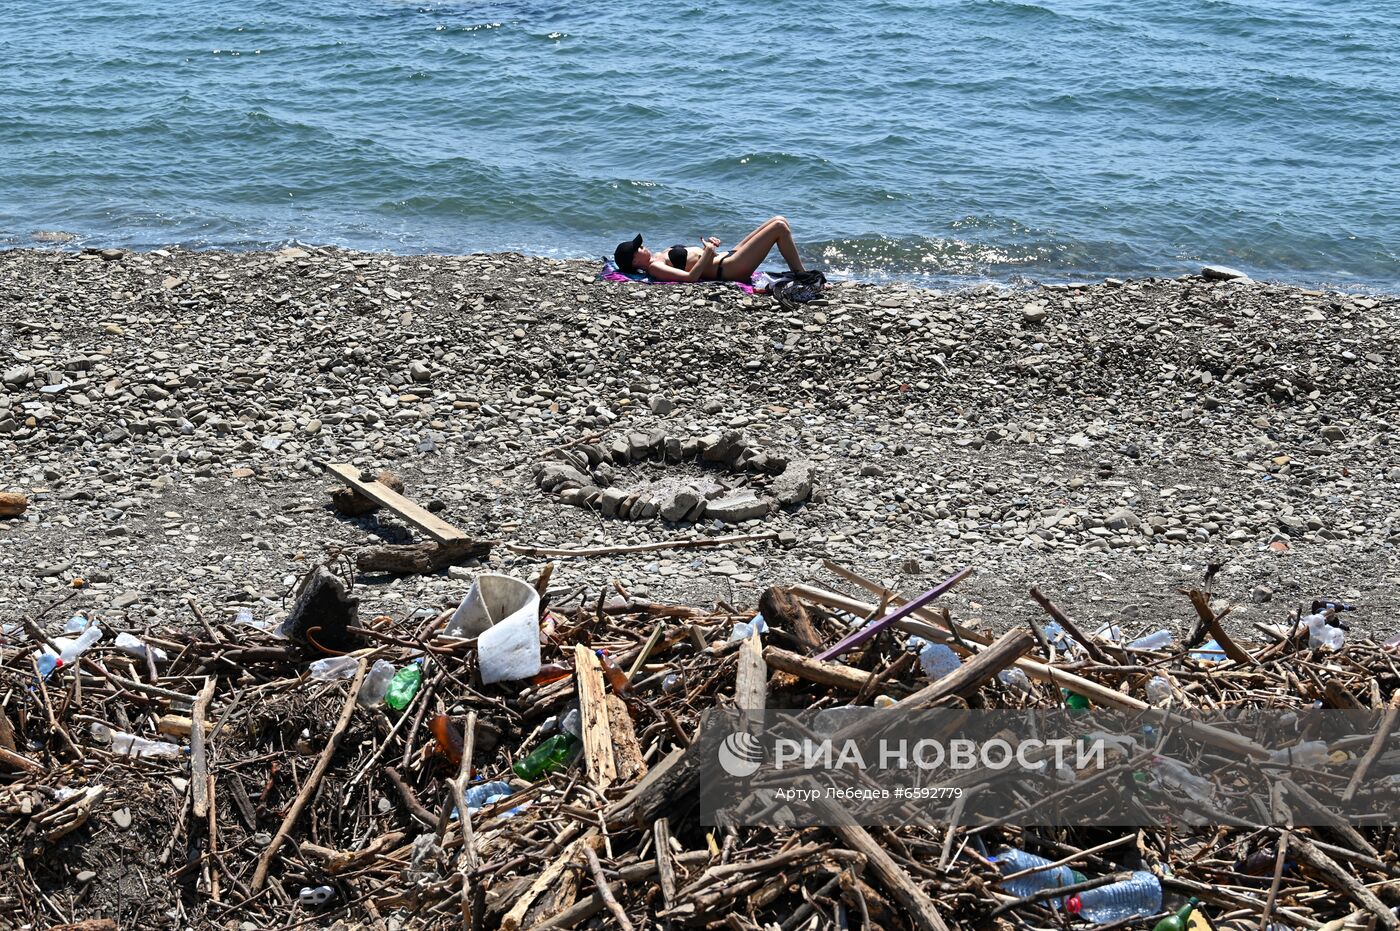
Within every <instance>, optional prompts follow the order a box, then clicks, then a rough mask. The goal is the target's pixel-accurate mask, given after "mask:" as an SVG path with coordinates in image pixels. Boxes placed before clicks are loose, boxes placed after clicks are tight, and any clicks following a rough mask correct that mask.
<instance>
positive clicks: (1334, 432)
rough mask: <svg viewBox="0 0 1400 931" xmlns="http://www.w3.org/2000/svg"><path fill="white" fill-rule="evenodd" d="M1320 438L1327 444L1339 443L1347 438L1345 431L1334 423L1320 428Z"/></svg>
mask: <svg viewBox="0 0 1400 931" xmlns="http://www.w3.org/2000/svg"><path fill="white" fill-rule="evenodd" d="M1322 438H1323V439H1324V440H1327V441H1328V442H1329V443H1340V442H1342V440H1345V439H1346V438H1347V435H1346V431H1345V430H1343V429H1342V428H1341V427H1339V426H1337V425H1336V424H1334V423H1330V424H1328V425H1327V426H1325V427H1323V428H1322Z"/></svg>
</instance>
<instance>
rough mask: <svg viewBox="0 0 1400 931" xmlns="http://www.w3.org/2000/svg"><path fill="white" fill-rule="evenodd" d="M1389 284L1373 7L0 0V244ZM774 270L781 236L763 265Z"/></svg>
mask: <svg viewBox="0 0 1400 931" xmlns="http://www.w3.org/2000/svg"><path fill="white" fill-rule="evenodd" d="M775 213H781V214H784V215H786V216H787V217H788V219H789V220H790V222H791V224H792V226H793V229H794V232H795V234H796V236H797V239H798V242H799V245H800V247H801V250H802V252H803V254H804V255H805V256H807V257H808V258H809V259H810V260H811V261H812V262H814V263H815V264H817V265H819V266H822V267H824V268H826V269H827V270H828V271H829V272H833V273H836V274H841V275H852V276H858V277H868V278H876V279H886V278H904V279H912V280H915V281H918V282H920V283H953V284H958V283H967V282H973V281H981V280H994V281H1008V282H1013V283H1015V282H1028V281H1054V280H1065V279H1075V278H1093V277H1095V276H1103V275H1117V276H1128V275H1150V274H1170V275H1175V274H1180V273H1182V272H1186V271H1193V270H1195V269H1196V268H1198V267H1199V265H1200V264H1201V263H1203V262H1219V263H1224V264H1229V265H1233V266H1236V267H1239V268H1242V269H1244V270H1246V271H1248V272H1250V273H1252V274H1254V275H1256V276H1258V277H1262V278H1268V279H1277V280H1283V281H1289V282H1296V283H1301V284H1311V285H1337V286H1344V287H1351V286H1355V287H1362V288H1370V289H1381V290H1390V291H1400V9H1397V7H1396V6H1395V3H1394V0H1325V2H1324V0H1237V2H1227V0H1135V2H1131V3H1129V2H1118V0H1045V2H1040V3H1035V2H1008V0H945V2H937V0H922V2H898V0H840V2H837V0H768V2H762V3H736V2H729V0H715V2H710V3H705V4H696V3H692V2H689V0H680V2H676V3H655V2H651V3H641V2H634V0H611V2H605V3H571V4H561V3H545V2H534V0H496V2H480V3H469V2H458V3H422V2H416V3H415V2H399V0H330V2H325V3H291V2H286V0H244V2H241V3H237V4H233V3H210V2H199V3H196V2H192V0H161V2H151V0H89V2H84V3H75V2H70V0H47V2H41V0H0V244H3V245H6V246H22V245H27V244H30V242H31V234H32V233H34V232H35V231H40V230H63V231H67V232H71V233H74V234H76V235H77V236H78V239H77V240H76V244H78V245H81V244H87V245H118V246H132V247H153V246H159V245H168V244H182V245H185V246H188V247H193V248H213V247H219V248H235V249H256V248H265V247H269V246H277V245H280V244H284V243H287V242H293V241H295V242H307V243H330V244H338V245H344V246H351V247H355V248H359V249H369V250H387V251H392V252H410V253H411V252H453V253H458V252H480V251H502V250H512V251H520V252H525V253H531V254H538V255H549V256H558V257H590V256H593V257H596V256H600V255H602V254H604V253H609V252H611V250H612V247H613V246H614V245H615V244H616V243H617V241H618V240H619V239H621V238H623V237H624V236H626V237H630V236H631V235H632V234H634V233H636V232H642V233H644V234H645V235H646V236H647V237H648V241H649V242H651V243H655V244H662V245H668V244H670V243H672V242H678V241H679V242H698V241H699V239H700V238H701V237H702V236H708V235H716V236H719V237H720V238H721V239H722V240H724V241H725V242H733V241H735V240H737V239H738V238H739V237H740V236H741V235H742V234H743V233H745V232H747V231H748V229H750V228H751V227H753V226H754V225H755V224H757V223H758V222H759V221H761V220H763V219H765V218H766V217H768V216H770V215H772V214H775ZM774 258H775V259H776V253H775V255H774Z"/></svg>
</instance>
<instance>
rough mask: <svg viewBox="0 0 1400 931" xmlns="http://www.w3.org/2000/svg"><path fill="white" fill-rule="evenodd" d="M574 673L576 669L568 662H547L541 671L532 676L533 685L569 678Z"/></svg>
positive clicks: (547, 683)
mask: <svg viewBox="0 0 1400 931" xmlns="http://www.w3.org/2000/svg"><path fill="white" fill-rule="evenodd" d="M573 674H574V669H573V667H572V666H570V665H569V664H568V663H545V664H544V665H543V666H541V667H540V671H539V672H537V673H535V674H534V675H533V676H531V677H530V684H531V685H549V683H551V682H558V681H560V680H561V679H567V678H569V676H572V675H573Z"/></svg>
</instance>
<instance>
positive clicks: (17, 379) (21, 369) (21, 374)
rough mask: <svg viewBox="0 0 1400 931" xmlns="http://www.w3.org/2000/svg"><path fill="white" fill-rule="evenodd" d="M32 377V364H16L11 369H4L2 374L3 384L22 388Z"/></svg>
mask: <svg viewBox="0 0 1400 931" xmlns="http://www.w3.org/2000/svg"><path fill="white" fill-rule="evenodd" d="M33 378H34V366H32V365H17V366H15V367H14V368H12V369H6V371H5V375H4V381H5V384H7V385H9V386H10V387H12V388H22V387H24V386H25V385H27V384H29V382H30V381H31V380H32V379H33Z"/></svg>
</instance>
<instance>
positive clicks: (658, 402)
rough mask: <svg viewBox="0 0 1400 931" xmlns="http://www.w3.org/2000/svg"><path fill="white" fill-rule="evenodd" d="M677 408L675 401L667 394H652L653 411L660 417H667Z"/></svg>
mask: <svg viewBox="0 0 1400 931" xmlns="http://www.w3.org/2000/svg"><path fill="white" fill-rule="evenodd" d="M675 409H676V404H675V402H674V401H672V400H671V399H670V398H668V397H666V396H665V395H660V394H654V395H652V396H651V412H652V413H653V414H655V415H657V416H658V417H665V416H666V415H667V414H669V413H671V412H672V411H673V410H675Z"/></svg>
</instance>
